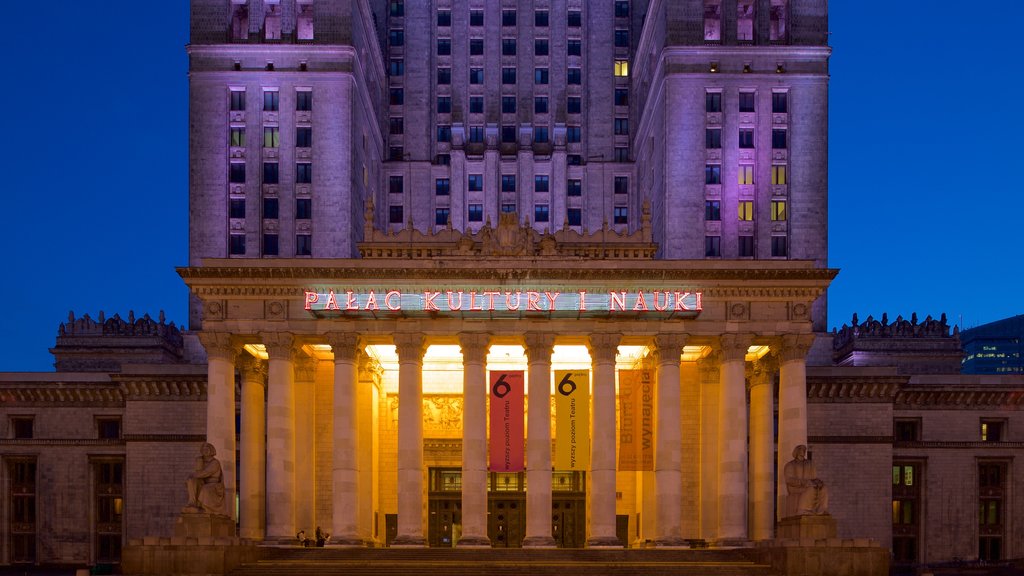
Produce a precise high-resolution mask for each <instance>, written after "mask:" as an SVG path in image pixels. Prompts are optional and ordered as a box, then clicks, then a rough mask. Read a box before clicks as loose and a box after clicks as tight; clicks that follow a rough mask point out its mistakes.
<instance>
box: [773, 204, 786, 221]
mask: <svg viewBox="0 0 1024 576" xmlns="http://www.w3.org/2000/svg"><path fill="white" fill-rule="evenodd" d="M785 219H786V201H785V200H772V221H773V222H782V221H784V220H785Z"/></svg>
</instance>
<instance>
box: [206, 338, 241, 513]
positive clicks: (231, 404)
mask: <svg viewBox="0 0 1024 576" xmlns="http://www.w3.org/2000/svg"><path fill="white" fill-rule="evenodd" d="M199 341H200V342H201V343H202V345H203V348H205V349H206V358H207V361H206V441H207V442H209V443H210V444H212V445H213V447H214V449H215V450H216V451H217V459H218V460H220V467H221V470H222V471H223V474H224V507H225V510H224V512H225V513H227V514H228V516H231V518H235V486H236V482H235V356H236V355H237V354H238V351H239V349H240V347H239V346H237V345H236V344H235V343H234V342H233V341H232V338H231V335H230V334H228V333H226V332H200V333H199Z"/></svg>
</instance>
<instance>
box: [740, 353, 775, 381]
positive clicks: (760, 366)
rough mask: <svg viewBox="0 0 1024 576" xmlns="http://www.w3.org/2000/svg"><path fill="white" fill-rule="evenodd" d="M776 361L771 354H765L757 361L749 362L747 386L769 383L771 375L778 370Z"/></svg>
mask: <svg viewBox="0 0 1024 576" xmlns="http://www.w3.org/2000/svg"><path fill="white" fill-rule="evenodd" d="M778 368H779V366H778V362H777V361H776V359H775V356H774V355H772V354H765V355H764V356H762V357H761V358H760V359H758V361H757V362H751V363H750V367H749V374H748V379H749V382H748V383H749V386H748V387H749V388H754V387H756V386H764V385H765V384H771V382H772V375H773V374H775V371H776V370H778Z"/></svg>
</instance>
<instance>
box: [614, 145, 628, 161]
mask: <svg viewBox="0 0 1024 576" xmlns="http://www.w3.org/2000/svg"><path fill="white" fill-rule="evenodd" d="M615 161H616V162H629V148H624V147H618V146H617V147H616V148H615Z"/></svg>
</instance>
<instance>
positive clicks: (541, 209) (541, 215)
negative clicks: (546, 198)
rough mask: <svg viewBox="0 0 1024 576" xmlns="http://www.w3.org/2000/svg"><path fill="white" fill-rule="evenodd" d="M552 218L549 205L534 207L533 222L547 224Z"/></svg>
mask: <svg viewBox="0 0 1024 576" xmlns="http://www.w3.org/2000/svg"><path fill="white" fill-rule="evenodd" d="M549 218H550V213H549V212H548V205H547V204H537V205H536V206H534V207H533V221H534V222H547V221H548V220H549Z"/></svg>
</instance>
